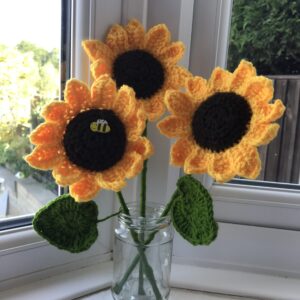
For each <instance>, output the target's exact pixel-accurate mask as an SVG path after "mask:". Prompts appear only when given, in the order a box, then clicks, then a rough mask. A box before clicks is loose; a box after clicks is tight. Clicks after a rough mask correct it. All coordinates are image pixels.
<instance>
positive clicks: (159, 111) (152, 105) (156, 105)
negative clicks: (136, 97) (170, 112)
mask: <svg viewBox="0 0 300 300" xmlns="http://www.w3.org/2000/svg"><path fill="white" fill-rule="evenodd" d="M163 95H164V91H163V90H162V91H160V92H158V93H157V95H155V96H153V97H152V98H151V99H149V100H145V101H143V100H141V101H142V105H143V108H144V109H145V112H146V115H147V118H148V120H149V121H150V122H153V121H156V120H157V119H158V118H159V117H160V116H162V115H163V114H164V112H165V106H164V103H163Z"/></svg>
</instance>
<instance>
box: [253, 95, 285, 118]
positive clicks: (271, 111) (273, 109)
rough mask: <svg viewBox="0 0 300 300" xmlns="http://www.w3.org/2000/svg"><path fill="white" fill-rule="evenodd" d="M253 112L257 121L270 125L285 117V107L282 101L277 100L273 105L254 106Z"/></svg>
mask: <svg viewBox="0 0 300 300" xmlns="http://www.w3.org/2000/svg"><path fill="white" fill-rule="evenodd" d="M252 110H253V112H254V115H256V116H257V121H261V123H270V122H274V121H276V120H277V119H279V118H280V117H281V116H282V115H283V113H284V111H285V106H284V105H283V103H282V102H281V100H279V99H277V100H275V102H274V103H272V104H268V103H264V104H260V105H254V106H252Z"/></svg>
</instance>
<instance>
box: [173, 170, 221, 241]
mask: <svg viewBox="0 0 300 300" xmlns="http://www.w3.org/2000/svg"><path fill="white" fill-rule="evenodd" d="M173 197H174V203H173V205H172V209H171V216H172V221H173V225H174V228H175V229H176V231H177V232H178V233H179V234H180V235H181V236H182V237H183V238H184V239H186V240H187V241H188V242H190V243H191V244H192V245H194V246H197V245H209V244H210V243H211V242H212V241H213V240H214V239H215V238H216V237H217V234H218V224H217V223H216V222H215V220H214V211H213V203H212V199H211V197H210V195H209V193H208V191H207V190H206V189H205V188H204V187H203V186H202V184H201V183H200V182H199V181H197V180H196V179H194V178H193V177H192V176H190V175H185V176H183V177H181V178H180V179H179V180H178V182H177V190H176V192H175V194H174V196H173Z"/></svg>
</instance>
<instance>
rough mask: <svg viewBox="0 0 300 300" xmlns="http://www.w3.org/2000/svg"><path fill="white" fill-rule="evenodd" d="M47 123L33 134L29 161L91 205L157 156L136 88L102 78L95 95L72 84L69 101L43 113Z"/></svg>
mask: <svg viewBox="0 0 300 300" xmlns="http://www.w3.org/2000/svg"><path fill="white" fill-rule="evenodd" d="M42 115H43V117H44V118H45V122H44V123H43V124H41V125H39V126H38V127H37V128H36V129H35V130H34V131H33V132H32V133H31V135H30V140H31V143H32V144H34V145H36V147H35V149H34V150H33V151H32V153H31V154H29V155H28V156H26V157H25V160H26V161H27V162H28V163H29V165H31V166H32V167H35V168H38V169H42V170H49V169H50V170H53V171H52V175H53V177H54V178H55V181H56V183H57V184H59V185H62V186H67V185H69V186H70V194H71V196H72V197H74V198H75V200H76V201H81V202H82V201H90V200H91V199H93V198H94V197H95V196H96V195H97V194H98V192H99V191H100V190H101V189H108V190H113V191H117V192H118V191H120V190H121V189H122V188H123V187H124V186H125V185H126V181H125V179H130V178H132V177H134V176H136V175H137V174H138V173H139V172H140V171H141V170H142V168H143V162H144V160H146V159H148V158H149V157H150V156H151V155H152V153H153V146H152V144H151V142H150V141H149V140H148V139H147V138H146V137H143V136H142V134H143V131H144V129H145V125H146V115H145V113H144V111H143V109H142V107H141V105H140V104H139V102H138V101H136V98H135V93H134V91H133V90H132V88H130V87H128V86H126V85H123V86H122V87H121V88H120V89H119V90H117V87H116V83H115V81H114V80H113V79H111V78H110V77H109V76H108V75H103V76H101V77H100V78H98V79H97V80H95V81H94V83H93V84H92V87H91V90H90V89H89V88H88V87H87V85H86V84H85V83H83V82H81V81H79V80H76V79H71V80H69V81H68V82H67V84H66V88H65V102H58V101H56V102H52V103H50V104H49V105H47V106H46V107H45V108H44V109H43V112H42Z"/></svg>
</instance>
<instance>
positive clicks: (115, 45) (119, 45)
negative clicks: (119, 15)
mask: <svg viewBox="0 0 300 300" xmlns="http://www.w3.org/2000/svg"><path fill="white" fill-rule="evenodd" d="M105 43H106V44H107V45H108V46H109V48H110V49H112V51H113V53H114V54H115V55H118V54H120V53H122V52H124V51H126V50H128V48H129V45H128V36H127V32H126V30H125V29H124V28H123V27H122V26H121V25H119V24H114V25H113V26H112V27H111V28H110V30H109V31H108V34H107V37H106V41H105Z"/></svg>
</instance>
